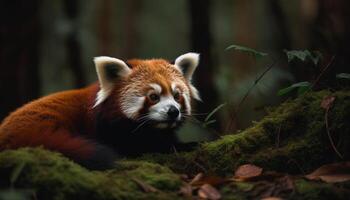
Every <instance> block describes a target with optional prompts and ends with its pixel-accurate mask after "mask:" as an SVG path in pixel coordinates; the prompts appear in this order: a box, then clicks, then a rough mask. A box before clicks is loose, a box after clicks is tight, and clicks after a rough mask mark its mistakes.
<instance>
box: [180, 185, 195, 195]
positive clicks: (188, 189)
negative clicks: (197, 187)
mask: <svg viewBox="0 0 350 200" xmlns="http://www.w3.org/2000/svg"><path fill="white" fill-rule="evenodd" d="M192 192H193V187H192V186H191V185H190V184H185V185H183V186H181V188H180V191H179V194H181V195H183V196H187V197H191V196H192Z"/></svg>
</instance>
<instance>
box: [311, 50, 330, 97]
mask: <svg viewBox="0 0 350 200" xmlns="http://www.w3.org/2000/svg"><path fill="white" fill-rule="evenodd" d="M334 60H335V55H333V56H332V58H331V61H329V63H328V64H327V66H326V67H325V68H323V69H322V71H321V73H320V74H319V75H318V76H317V78H316V80H315V81H314V82H313V83H312V85H311V87H310V90H311V89H313V88H314V87H315V85H316V84H317V83H318V82H319V81H320V79H321V77H322V75H323V74H324V73H325V72H326V71H327V69H328V68H329V67H330V66H332V65H333V63H334Z"/></svg>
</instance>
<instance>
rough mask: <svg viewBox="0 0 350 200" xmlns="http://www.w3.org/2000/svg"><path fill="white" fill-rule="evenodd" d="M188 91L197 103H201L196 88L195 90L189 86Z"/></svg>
mask: <svg viewBox="0 0 350 200" xmlns="http://www.w3.org/2000/svg"><path fill="white" fill-rule="evenodd" d="M190 90H191V93H192V97H193V98H194V99H196V100H198V101H202V98H201V96H200V95H199V92H198V90H197V88H195V87H194V86H193V85H192V84H190Z"/></svg>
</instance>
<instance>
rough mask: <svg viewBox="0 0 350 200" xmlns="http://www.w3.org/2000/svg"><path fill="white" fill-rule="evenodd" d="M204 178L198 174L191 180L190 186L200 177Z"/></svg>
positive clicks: (201, 174)
mask: <svg viewBox="0 0 350 200" xmlns="http://www.w3.org/2000/svg"><path fill="white" fill-rule="evenodd" d="M203 176H204V174H203V173H198V174H197V175H196V176H195V177H193V179H192V180H191V182H190V184H191V185H192V184H193V183H195V182H197V181H199V180H200V179H201V178H202V177H203Z"/></svg>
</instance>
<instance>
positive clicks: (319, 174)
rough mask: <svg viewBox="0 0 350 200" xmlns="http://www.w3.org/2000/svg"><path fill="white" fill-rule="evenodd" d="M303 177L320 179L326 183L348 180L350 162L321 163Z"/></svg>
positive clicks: (349, 178)
mask: <svg viewBox="0 0 350 200" xmlns="http://www.w3.org/2000/svg"><path fill="white" fill-rule="evenodd" d="M305 177H306V178H307V179H309V180H322V181H324V182H327V183H337V182H344V181H349V180H350V162H341V163H333V164H328V165H323V166H321V167H320V168H318V169H316V170H315V171H313V172H312V173H311V174H308V175H306V176H305Z"/></svg>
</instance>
